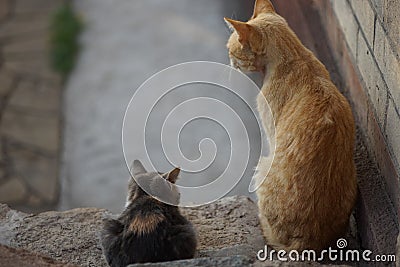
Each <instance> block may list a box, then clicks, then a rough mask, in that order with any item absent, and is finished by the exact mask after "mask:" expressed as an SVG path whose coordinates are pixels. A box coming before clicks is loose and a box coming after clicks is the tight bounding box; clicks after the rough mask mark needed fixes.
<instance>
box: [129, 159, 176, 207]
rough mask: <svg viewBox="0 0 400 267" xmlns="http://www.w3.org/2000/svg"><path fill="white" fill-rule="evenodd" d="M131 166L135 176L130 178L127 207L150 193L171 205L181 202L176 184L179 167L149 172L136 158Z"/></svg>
mask: <svg viewBox="0 0 400 267" xmlns="http://www.w3.org/2000/svg"><path fill="white" fill-rule="evenodd" d="M131 168H132V169H131V173H132V175H133V176H134V177H131V179H130V180H129V187H128V197H127V201H126V205H125V206H126V207H127V206H129V205H130V204H131V203H132V202H134V201H135V200H137V199H139V198H141V197H148V196H149V195H151V196H153V197H155V198H157V199H158V200H161V201H163V202H166V203H168V204H171V205H178V204H179V200H180V193H179V190H178V188H177V187H176V185H175V182H176V180H178V175H179V172H180V169H179V168H175V169H173V170H172V171H170V172H167V173H158V172H147V171H146V169H145V168H144V166H143V165H142V163H141V162H140V161H139V160H135V161H134V162H133V164H132V167H131ZM139 185H140V186H139Z"/></svg>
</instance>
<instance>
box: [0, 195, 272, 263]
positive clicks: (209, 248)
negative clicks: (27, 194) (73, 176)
mask: <svg viewBox="0 0 400 267" xmlns="http://www.w3.org/2000/svg"><path fill="white" fill-rule="evenodd" d="M183 214H185V215H186V216H187V217H188V218H189V219H190V220H191V221H192V222H193V224H194V225H195V228H196V230H197V232H198V234H199V248H198V249H199V252H198V257H204V256H209V257H213V258H219V257H221V256H233V255H238V254H241V255H244V256H247V257H248V258H250V257H252V260H254V258H255V251H257V250H259V249H261V248H262V247H263V246H264V241H263V237H262V235H261V231H260V229H259V224H258V219H257V208H256V205H255V204H254V203H253V202H252V201H251V200H249V199H248V198H247V197H229V198H224V199H221V200H219V201H217V202H215V203H213V204H209V205H205V206H202V207H198V208H193V209H183ZM107 216H111V214H110V213H108V212H107V211H106V210H104V209H96V208H79V209H73V210H69V211H65V212H54V211H50V212H44V213H40V214H37V215H29V214H25V213H21V212H16V211H14V210H11V209H9V208H8V207H7V206H6V205H1V206H0V237H1V238H0V241H1V242H0V243H2V244H6V245H9V246H12V247H18V248H23V249H27V250H29V251H32V252H35V253H40V254H43V255H45V256H48V257H51V258H53V259H55V260H58V261H61V262H65V263H71V264H77V265H82V266H107V264H106V262H105V261H104V258H103V255H102V251H101V247H100V245H99V240H98V232H99V230H100V229H101V225H102V219H103V218H105V217H107ZM221 248H223V249H222V250H221V251H219V249H221ZM230 260H233V259H230ZM200 261H201V260H200ZM235 261H236V260H235ZM193 264H195V263H193ZM196 264H197V263H196ZM192 266H196V265H192ZM237 266H238V265H237Z"/></svg>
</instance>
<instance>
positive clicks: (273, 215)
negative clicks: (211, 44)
mask: <svg viewBox="0 0 400 267" xmlns="http://www.w3.org/2000/svg"><path fill="white" fill-rule="evenodd" d="M225 20H226V21H227V23H228V24H230V26H231V27H232V29H233V30H234V32H233V33H232V35H231V37H230V39H229V41H228V44H227V47H228V49H229V57H230V59H231V62H232V65H233V67H236V68H239V69H241V70H244V71H261V72H263V73H264V74H265V78H264V84H263V87H262V89H261V92H260V95H259V96H258V99H257V103H258V109H259V112H260V116H261V119H262V123H263V127H264V129H265V131H266V133H267V134H271V133H272V130H271V129H273V127H274V126H275V138H274V136H270V137H271V141H274V143H273V145H274V146H275V147H276V150H275V156H274V158H273V162H272V165H271V168H270V170H269V168H268V167H269V166H270V165H269V164H268V163H270V161H271V160H272V158H263V159H262V160H261V161H260V163H259V165H258V167H257V179H264V178H265V180H264V181H263V183H262V184H261V185H260V187H259V188H258V190H257V196H258V206H259V213H260V214H259V216H260V221H261V226H262V230H263V233H264V236H265V238H266V240H267V243H268V244H269V245H271V246H273V247H274V248H275V249H284V250H286V251H289V250H292V249H295V250H299V251H301V250H304V249H314V250H322V249H324V248H326V247H327V246H329V245H331V244H333V242H335V241H336V240H337V239H338V238H340V237H342V236H343V234H345V232H346V229H347V226H348V221H349V217H350V214H351V212H352V209H353V206H354V204H355V200H356V195H357V182H356V170H355V165H354V160H353V150H354V138H355V127H354V120H353V116H352V112H351V108H350V106H349V103H348V102H347V101H346V99H345V98H344V96H343V95H342V94H341V93H340V92H339V91H338V89H337V88H336V87H335V85H334V84H333V83H332V81H331V80H330V77H329V73H328V71H327V70H326V68H325V67H324V65H323V64H322V63H321V62H320V61H319V60H318V59H317V58H316V57H315V56H314V55H313V54H312V52H311V51H309V50H308V49H307V48H306V47H304V46H303V44H302V43H301V42H300V40H299V39H298V38H297V36H296V35H295V33H294V32H293V31H292V30H291V29H290V28H289V26H288V24H287V22H286V21H285V19H283V18H282V17H281V16H279V15H278V14H277V13H276V12H275V10H274V7H273V5H272V4H271V2H270V1H269V0H258V1H256V4H255V8H254V14H253V16H252V18H251V19H250V20H249V21H248V22H246V23H245V22H239V21H234V20H231V19H227V18H226V19H225ZM265 99H266V100H267V101H268V103H269V105H270V108H271V111H272V114H273V118H269V117H267V116H266V114H268V113H267V112H266V111H267V110H268V106H267V105H266V104H265ZM268 171H269V172H268Z"/></svg>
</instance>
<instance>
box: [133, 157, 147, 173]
mask: <svg viewBox="0 0 400 267" xmlns="http://www.w3.org/2000/svg"><path fill="white" fill-rule="evenodd" d="M131 171H132V174H133V175H138V174H141V173H146V172H147V171H146V169H145V168H144V167H143V164H142V163H141V162H140V161H139V160H134V161H133V164H132V169H131Z"/></svg>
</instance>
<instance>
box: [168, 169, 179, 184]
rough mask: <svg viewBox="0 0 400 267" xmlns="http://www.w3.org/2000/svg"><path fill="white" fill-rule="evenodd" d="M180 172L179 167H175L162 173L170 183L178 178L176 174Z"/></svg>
mask: <svg viewBox="0 0 400 267" xmlns="http://www.w3.org/2000/svg"><path fill="white" fill-rule="evenodd" d="M180 172H181V169H180V168H175V169H173V170H172V171H170V172H168V173H166V174H164V177H165V179H167V180H168V181H169V182H171V183H173V184H174V183H175V182H176V180H178V175H179V173H180Z"/></svg>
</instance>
